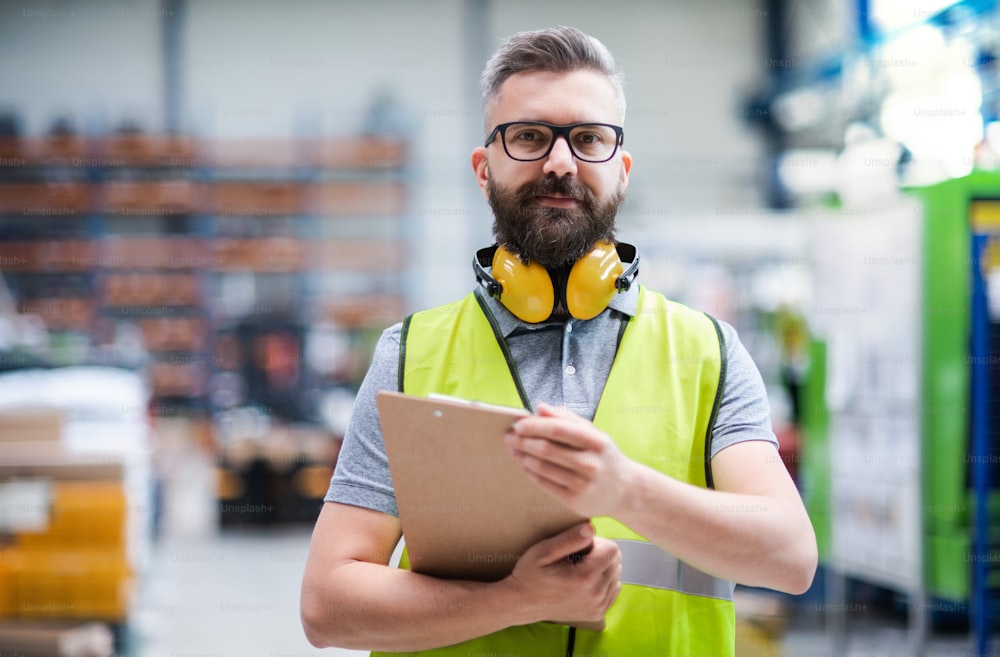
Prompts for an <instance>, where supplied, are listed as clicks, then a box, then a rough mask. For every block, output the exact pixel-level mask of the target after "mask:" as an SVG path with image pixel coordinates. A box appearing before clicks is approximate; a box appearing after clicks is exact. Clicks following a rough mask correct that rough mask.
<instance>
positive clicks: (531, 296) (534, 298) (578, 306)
mask: <svg viewBox="0 0 1000 657" xmlns="http://www.w3.org/2000/svg"><path fill="white" fill-rule="evenodd" d="M623 262H627V263H629V264H628V267H626V266H625V265H624V264H623ZM487 266H492V267H493V270H492V274H491V273H490V272H488V271H487V270H486V267H487ZM472 269H473V270H474V271H475V272H476V280H477V281H478V282H479V284H480V285H482V286H483V287H484V288H485V289H486V292H487V293H488V294H489V295H490V296H492V297H495V298H497V299H499V300H500V303H502V304H503V305H504V307H505V308H507V310H509V311H510V312H511V313H513V314H514V315H515V316H516V317H518V318H520V319H522V320H523V321H525V322H530V323H532V324H537V323H538V322H544V321H545V320H546V319H548V318H549V317H550V316H551V315H552V312H553V310H555V308H556V306H557V302H558V303H561V304H562V306H563V307H564V308H566V310H567V311H569V314H570V315H572V316H573V317H575V318H577V319H592V318H594V317H596V316H597V315H599V314H600V313H601V311H603V310H604V309H605V308H607V307H608V303H610V302H611V299H612V298H613V297H614V296H615V294H618V293H620V292H625V291H626V290H628V289H629V288H631V287H632V283H633V281H635V277H636V276H637V275H638V274H639V252H638V251H637V250H636V248H635V247H634V246H632V245H631V244H626V243H624V242H620V243H618V244H617V245H615V244H612V243H611V242H603V241H602V242H598V243H597V244H596V245H594V248H593V249H591V250H590V252H589V253H587V254H586V255H584V256H583V257H582V258H580V259H579V260H577V261H576V262H575V263H573V265H572V266H568V267H564V268H560V269H557V270H549V269H546V268H545V267H543V266H542V265H540V264H538V263H537V262H534V261H531V262H529V263H528V264H527V265H526V264H524V263H523V262H521V260H520V259H519V258H518V257H517V256H515V255H514V254H513V253H511V252H510V251H508V250H507V248H506V247H503V246H497V245H493V246H488V247H486V248H485V249H479V250H478V251H476V256H475V257H474V258H473V259H472Z"/></svg>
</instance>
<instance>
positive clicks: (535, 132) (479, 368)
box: [302, 28, 817, 657]
mask: <svg viewBox="0 0 1000 657" xmlns="http://www.w3.org/2000/svg"><path fill="white" fill-rule="evenodd" d="M483 111H484V119H485V136H486V141H485V145H484V146H481V147H479V148H476V149H475V150H474V151H473V153H472V168H473V171H474V172H475V176H476V180H477V182H478V184H479V186H480V188H481V189H482V190H483V194H484V196H485V197H486V199H487V200H488V201H489V203H490V205H491V207H492V209H493V212H494V215H495V224H494V233H495V236H496V240H497V243H498V245H500V247H499V248H498V249H496V253H493V251H494V250H493V249H491V250H489V251H486V252H481V253H480V254H477V257H476V263H477V267H476V269H477V270H478V272H477V276H478V277H479V279H480V282H482V283H483V287H484V288H485V289H477V290H476V291H475V292H473V293H470V294H469V295H468V296H467V297H466V298H465V299H463V300H461V301H458V302H455V303H452V304H448V305H446V306H444V307H442V308H440V309H435V310H434V311H429V312H423V313H417V314H415V315H414V316H412V317H410V318H408V319H407V321H406V322H404V324H403V325H397V326H394V327H392V328H390V329H388V330H387V331H386V332H385V333H384V334H383V336H382V338H381V340H380V342H379V345H378V346H377V348H376V352H375V356H374V359H373V364H372V367H371V369H370V371H369V373H368V375H367V377H366V379H365V382H364V383H363V385H362V387H361V390H360V391H359V395H358V399H357V402H356V405H355V410H354V415H353V417H352V420H351V425H350V428H349V429H348V432H347V435H346V436H345V440H344V446H343V450H342V452H341V456H340V460H339V461H338V465H337V470H336V472H335V473H334V476H333V479H332V481H331V485H330V491H329V493H328V495H327V498H326V500H327V501H326V504H325V505H324V508H323V510H322V511H321V514H320V517H319V520H318V521H317V524H316V528H315V531H314V535H313V539H312V545H311V548H310V554H309V560H308V563H307V566H306V571H305V575H304V579H303V587H302V618H303V625H304V627H305V630H306V634H307V636H308V638H309V640H310V642H312V643H313V644H314V645H316V646H320V647H322V646H342V647H348V648H364V649H371V650H379V651H427V652H426V653H425V654H434V655H438V654H440V655H466V656H472V655H480V656H482V655H490V654H494V655H566V654H574V651H575V654H577V655H642V656H645V655H683V656H685V657H694V656H699V655H704V656H706V657H720V656H723V655H732V654H733V652H734V638H733V637H734V615H733V605H732V588H733V585H732V582H741V583H744V584H748V585H753V586H764V587H770V588H774V589H778V590H782V591H786V592H790V593H802V592H804V591H805V590H806V589H807V588H808V587H809V585H810V583H811V581H812V577H813V573H814V571H815V567H816V559H817V556H816V542H815V536H814V533H813V530H812V527H811V525H810V523H809V519H808V517H807V515H806V513H805V510H804V508H803V506H802V503H801V500H800V498H799V496H798V492H797V490H796V489H795V486H794V484H793V483H792V481H791V479H790V477H789V476H788V473H787V471H786V470H785V468H784V465H783V464H782V462H781V460H780V459H779V458H778V453H777V449H776V446H777V441H776V440H775V438H774V434H773V433H772V431H771V428H770V423H769V419H768V410H767V401H766V397H765V393H764V387H763V383H762V382H761V380H760V375H759V373H758V372H757V371H756V369H755V367H754V365H753V363H752V361H751V360H750V358H749V356H748V355H747V353H746V351H745V350H744V349H743V347H742V346H741V345H740V344H739V341H738V339H737V337H736V335H735V332H734V331H733V329H732V328H731V327H729V326H727V325H724V324H720V323H718V322H715V320H713V319H711V318H709V317H707V316H706V315H704V314H702V313H697V312H695V311H693V310H690V309H687V308H685V307H684V306H681V305H680V304H676V303H673V302H670V301H668V300H666V299H665V298H663V297H662V296H661V295H658V294H656V293H654V292H652V291H650V290H647V289H645V288H642V287H641V286H638V285H632V284H631V283H632V280H631V278H632V277H633V276H634V272H632V271H631V270H632V269H633V268H632V266H631V265H630V264H628V263H629V261H631V264H636V262H637V261H636V258H637V256H636V255H635V254H634V252H633V250H632V249H630V248H629V247H628V246H627V245H621V244H619V245H613V244H612V242H613V233H614V219H615V215H616V213H617V210H618V206H619V204H620V203H621V201H622V198H623V195H624V191H625V188H626V186H627V184H628V179H629V172H630V170H631V167H632V158H631V156H630V155H629V154H628V153H627V152H625V151H624V150H622V149H621V143H622V134H623V131H622V130H621V127H620V126H621V123H622V121H623V119H624V113H625V97H624V92H623V87H622V82H621V78H620V75H619V73H618V72H617V69H616V67H615V64H614V61H613V59H612V58H611V55H610V54H609V53H608V51H607V50H606V48H605V47H604V46H603V45H602V44H601V43H600V42H598V41H597V40H596V39H593V38H592V37H589V36H587V35H584V34H583V33H581V32H579V31H578V30H575V29H571V28H555V29H548V30H541V31H538V32H530V33H522V34H518V35H515V36H514V37H512V38H510V39H509V40H508V41H507V42H505V43H504V44H503V45H502V46H501V48H500V49H499V50H498V52H497V53H496V54H495V55H494V56H493V57H492V58H491V60H490V62H489V63H488V64H487V67H486V70H485V72H484V74H483ZM491 253H493V256H492V260H490V254H491ZM616 258H617V259H619V260H623V261H624V262H621V263H619V262H617V261H616ZM491 263H492V267H490V264H491ZM577 263H587V264H584V265H582V266H581V267H576V266H575V265H576V264H577ZM608 263H610V265H609V264H608ZM606 270H608V271H612V275H611V276H610V280H611V283H610V284H609V283H608V280H609V277H608V276H606V275H605V273H606ZM608 285H611V287H610V288H608ZM601 288H604V289H601ZM608 289H610V292H609V291H607V290H608ZM495 297H498V298H495ZM581 298H582V300H581ZM380 389H393V390H396V389H402V390H403V391H404V392H407V393H413V394H427V393H428V392H439V393H445V394H453V395H458V396H465V397H472V398H477V399H481V400H484V401H493V402H496V403H506V404H508V405H509V404H511V403H513V404H521V405H524V406H526V407H528V408H531V409H532V410H533V411H534V414H533V415H532V416H530V417H528V418H525V419H523V420H520V421H518V422H517V424H516V425H515V428H514V430H512V431H511V432H510V433H509V435H508V436H507V437H506V440H507V444H508V448H509V451H510V453H511V455H512V456H513V457H514V458H515V459H516V460H517V461H518V462H519V463H520V464H521V466H522V467H523V468H524V471H525V472H526V473H527V474H528V476H529V478H530V479H531V481H532V482H533V483H534V484H535V485H537V486H538V487H539V488H540V489H542V490H543V491H546V492H547V493H549V494H551V495H552V496H553V497H554V498H556V499H558V500H560V501H561V502H563V503H565V504H566V505H567V506H569V507H570V508H572V509H573V510H575V511H576V512H577V513H579V514H581V515H583V516H585V517H589V518H592V519H593V520H592V521H591V522H589V523H584V524H582V525H579V526H576V527H573V528H571V529H569V530H567V531H565V532H563V533H561V534H559V535H557V536H554V537H552V538H550V539H547V540H544V541H541V542H540V543H538V544H537V545H535V546H533V547H532V548H530V549H529V550H528V551H527V552H526V553H525V554H524V555H523V556H522V557H521V558H520V559H519V560H518V562H517V563H516V565H515V567H514V570H513V572H512V574H511V575H510V576H509V577H507V578H505V579H503V580H501V581H499V582H493V583H483V582H471V581H456V580H440V579H436V578H432V577H428V576H424V575H420V574H416V573H412V572H410V571H408V570H404V569H395V568H391V567H389V566H388V565H387V564H388V562H389V559H390V556H391V554H392V552H393V549H394V547H395V545H396V544H397V541H398V540H399V538H400V528H399V520H398V518H397V517H396V514H397V510H396V506H395V500H394V497H393V492H392V486H391V478H390V476H389V474H388V466H387V461H386V457H385V452H384V445H383V444H382V438H381V434H380V430H379V424H378V418H377V414H376V411H375V405H374V396H375V393H376V392H377V391H378V390H380ZM588 548H589V549H590V551H589V553H588V554H587V555H586V556H585V557H583V558H582V560H581V559H579V558H578V554H579V553H580V552H582V551H585V550H587V549H588ZM601 619H604V620H605V622H606V626H605V629H604V631H602V632H596V631H591V630H586V629H578V628H576V627H571V626H569V625H568V623H570V622H577V624H579V622H580V621H591V620H601Z"/></svg>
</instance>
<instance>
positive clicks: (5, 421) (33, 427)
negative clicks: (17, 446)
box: [0, 408, 66, 454]
mask: <svg viewBox="0 0 1000 657" xmlns="http://www.w3.org/2000/svg"><path fill="white" fill-rule="evenodd" d="M65 423H66V415H65V413H63V411H60V410H56V409H47V408H24V409H17V410H13V409H12V410H4V411H0V454H2V453H3V445H4V443H35V442H49V443H58V442H59V441H60V440H62V432H63V426H64V425H65Z"/></svg>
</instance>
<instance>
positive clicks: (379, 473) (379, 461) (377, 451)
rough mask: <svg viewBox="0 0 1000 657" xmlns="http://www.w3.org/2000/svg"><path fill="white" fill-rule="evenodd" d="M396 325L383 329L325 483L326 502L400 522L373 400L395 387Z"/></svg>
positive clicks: (397, 374)
mask: <svg viewBox="0 0 1000 657" xmlns="http://www.w3.org/2000/svg"><path fill="white" fill-rule="evenodd" d="M401 327H402V325H401V324H396V325H395V326H392V327H390V328H388V329H386V330H385V331H384V332H383V333H382V336H381V337H380V338H379V340H378V343H377V344H376V345H375V352H374V354H373V356H372V364H371V367H369V369H368V373H367V374H366V375H365V378H364V381H362V383H361V388H360V389H359V390H358V395H357V397H356V398H355V400H354V409H353V410H352V412H351V420H350V422H349V423H348V425H347V431H346V432H345V434H344V442H343V445H342V446H341V449H340V456H339V457H338V459H337V467H336V468H335V469H334V472H333V477H332V478H331V479H330V488H329V489H328V490H327V493H326V497H325V498H324V500H325V501H326V502H340V503H341V504H350V505H352V506H360V507H364V508H366V509H372V510H374V511H381V512H382V513H388V514H390V515H394V516H397V517H398V516H399V509H398V508H397V506H396V495H395V492H394V491H393V488H392V476H391V475H390V473H389V460H388V459H387V458H386V455H385V443H384V442H383V440H382V429H381V425H380V424H379V419H378V408H377V407H376V405H375V395H376V393H378V392H380V391H382V390H397V389H398V387H399V344H400V332H401Z"/></svg>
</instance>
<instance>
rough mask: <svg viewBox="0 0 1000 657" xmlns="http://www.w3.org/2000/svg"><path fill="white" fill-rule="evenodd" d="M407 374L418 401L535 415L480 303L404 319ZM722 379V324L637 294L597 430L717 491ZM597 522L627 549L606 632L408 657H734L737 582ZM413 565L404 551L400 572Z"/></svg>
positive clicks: (491, 640) (560, 631) (534, 633)
mask: <svg viewBox="0 0 1000 657" xmlns="http://www.w3.org/2000/svg"><path fill="white" fill-rule="evenodd" d="M399 371H400V380H399V387H400V390H402V391H404V392H407V393H410V394H415V395H426V394H428V393H432V392H434V393H441V394H448V395H455V396H458V397H464V398H469V399H477V400H480V401H485V402H490V403H495V404H503V405H507V406H524V407H526V408H531V404H530V402H529V400H528V399H527V396H526V395H525V393H524V390H523V388H522V386H521V383H520V380H519V378H518V375H517V372H516V368H515V367H514V365H513V362H512V360H511V357H510V353H509V351H508V350H507V345H506V343H505V342H504V340H503V337H502V336H501V334H500V332H499V329H498V328H497V325H496V322H495V320H494V319H493V317H492V314H491V313H490V312H489V310H488V309H487V308H486V306H485V304H484V303H483V301H482V300H481V299H480V298H479V297H478V296H476V295H475V294H469V295H468V296H466V297H465V298H464V299H462V300H459V301H456V302H454V303H451V304H448V305H445V306H441V307H439V308H435V309H431V310H427V311H423V312H419V313H416V314H414V315H412V316H411V317H409V318H407V320H406V321H405V322H404V324H403V334H402V339H401V346H400V370H399ZM724 377H725V344H724V342H723V339H722V333H721V331H720V330H719V327H718V324H716V322H715V320H713V319H711V318H710V317H709V316H707V315H705V314H704V313H699V312H695V311H693V310H691V309H689V308H687V307H685V306H683V305H681V304H678V303H675V302H672V301H669V300H667V299H666V298H664V297H663V296H662V295H660V294H658V293H655V292H652V291H649V290H646V289H645V288H641V287H640V291H639V301H638V306H637V310H636V313H635V316H634V317H632V318H631V319H630V320H629V321H628V324H627V327H626V328H625V331H624V334H622V335H621V342H620V345H619V348H618V353H617V355H616V356H615V362H614V364H613V365H612V368H611V372H610V374H609V376H608V380H607V383H606V385H605V388H604V392H603V395H602V396H601V400H600V403H599V404H598V407H597V412H596V415H595V417H594V425H595V426H597V427H598V428H600V429H601V430H603V431H605V432H606V433H607V434H609V435H610V436H611V437H612V438H613V439H614V440H615V442H616V443H617V445H618V447H619V449H621V450H622V452H623V453H624V454H625V455H627V456H628V457H629V458H632V459H634V460H636V461H639V462H641V463H644V464H646V465H647V466H649V467H652V468H654V469H656V470H659V471H660V472H662V473H664V474H666V475H669V476H671V477H674V478H675V479H679V480H681V481H685V482H687V483H690V484H693V485H696V486H701V487H707V486H710V485H711V481H710V477H711V473H710V469H709V458H710V454H709V439H710V436H711V431H712V426H713V424H714V422H715V414H716V412H717V410H718V406H719V401H720V399H721V396H722V385H721V383H722V381H723V380H724ZM593 522H594V525H595V527H596V528H597V534H598V535H599V536H602V537H604V538H608V539H612V540H614V541H616V542H617V543H618V546H619V547H620V549H621V552H622V568H623V572H622V582H623V586H622V591H621V594H620V595H619V597H618V599H617V600H616V601H615V603H614V604H613V605H612V606H611V608H610V609H609V610H608V613H607V615H606V618H605V620H606V627H605V629H604V631H602V632H592V631H589V630H583V629H576V630H571V629H570V628H569V627H567V626H565V625H558V624H554V623H534V624H532V625H523V626H516V627H510V628H507V629H505V630H501V631H499V632H495V633H493V634H489V635H487V636H484V637H480V638H478V639H473V640H471V641H464V642H462V643H458V644H454V645H451V646H446V647H443V648H437V649H434V650H426V651H421V652H419V653H406V654H412V655H418V654H419V655H440V656H445V655H447V656H459V655H460V656H462V657H514V656H524V657H543V656H545V657H548V656H551V657H562V656H563V655H566V654H569V653H568V652H567V645H568V643H570V642H572V644H573V647H574V651H573V654H575V655H577V656H579V657H583V656H587V657H597V656H600V657H612V656H621V657H647V656H648V657H653V656H656V657H660V656H667V655H673V656H677V657H727V656H732V655H733V654H734V649H735V648H734V645H735V638H734V636H735V623H736V622H735V612H734V608H733V584H732V583H731V582H728V581H724V580H720V579H717V578H715V577H712V576H711V575H708V574H706V573H703V572H701V571H699V570H696V569H695V568H693V567H691V566H689V565H687V564H685V563H683V562H681V561H680V560H678V559H677V558H676V557H674V556H672V555H671V554H669V553H667V552H665V551H663V550H661V549H660V548H658V547H657V546H656V545H654V544H652V543H650V542H648V541H646V540H645V539H644V538H643V537H642V536H640V535H638V534H636V533H635V532H633V531H632V530H630V529H629V528H627V527H625V526H624V525H622V524H621V523H619V522H618V521H616V520H614V519H612V518H607V517H603V518H594V519H593ZM407 563H408V562H407V560H406V559H405V554H404V559H403V561H402V562H401V564H400V565H401V567H406V566H407ZM571 633H572V635H573V636H571ZM372 654H373V655H387V654H389V653H372Z"/></svg>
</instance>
